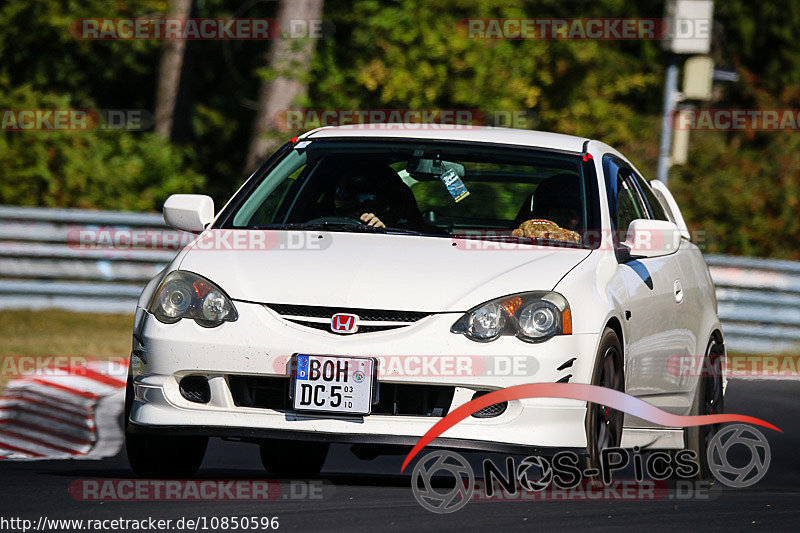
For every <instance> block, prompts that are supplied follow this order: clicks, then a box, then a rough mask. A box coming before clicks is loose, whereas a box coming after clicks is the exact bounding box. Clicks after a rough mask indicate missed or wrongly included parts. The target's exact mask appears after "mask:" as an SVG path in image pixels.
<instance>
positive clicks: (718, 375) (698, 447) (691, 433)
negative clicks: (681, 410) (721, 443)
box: [683, 335, 725, 481]
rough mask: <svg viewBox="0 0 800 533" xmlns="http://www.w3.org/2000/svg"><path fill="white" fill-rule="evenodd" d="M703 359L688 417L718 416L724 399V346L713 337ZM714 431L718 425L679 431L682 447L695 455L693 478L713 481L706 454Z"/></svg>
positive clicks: (723, 405)
mask: <svg viewBox="0 0 800 533" xmlns="http://www.w3.org/2000/svg"><path fill="white" fill-rule="evenodd" d="M705 357H706V359H707V360H708V362H707V363H706V362H705V361H704V363H705V364H704V365H703V366H702V367H701V368H702V369H703V372H702V374H701V376H700V378H699V379H698V382H697V388H696V389H695V395H694V401H693V402H692V410H691V414H692V415H710V414H715V415H717V414H722V413H723V412H724V407H725V402H724V399H725V398H724V396H723V394H722V362H723V358H724V357H725V345H724V344H723V343H722V342H721V340H720V339H719V338H718V337H717V336H716V335H714V336H712V337H711V339H710V340H709V341H708V346H707V347H706V354H705ZM708 370H710V371H711V372H710V374H711V375H707V374H708V373H709V372H707V371H708ZM717 431H719V424H711V425H707V426H695V427H689V428H686V429H685V430H684V431H683V436H684V445H685V448H686V449H687V450H692V451H693V452H694V453H695V454H696V455H697V463H698V466H699V467H700V471H699V473H698V475H697V477H698V478H699V479H702V480H707V481H713V480H714V475H713V474H712V473H711V468H710V467H709V465H708V456H707V453H706V452H707V450H708V443H709V441H710V440H711V438H712V437H713V436H714V435H715V434H716V433H717Z"/></svg>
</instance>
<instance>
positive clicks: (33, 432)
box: [0, 361, 127, 460]
mask: <svg viewBox="0 0 800 533" xmlns="http://www.w3.org/2000/svg"><path fill="white" fill-rule="evenodd" d="M126 374H127V368H126V367H124V366H123V365H121V364H119V363H113V362H106V361H91V362H89V363H87V365H86V367H81V368H66V369H61V370H49V371H47V372H40V373H34V374H28V375H25V376H22V377H19V378H17V379H14V380H12V381H11V382H9V383H8V385H7V386H6V388H5V390H4V391H3V393H2V395H0V459H5V460H36V459H39V460H42V459H100V458H103V457H110V456H113V455H116V454H117V453H118V452H119V450H120V449H121V447H122V428H120V426H119V420H120V417H121V415H122V410H123V408H124V403H125V402H124V399H125V379H124V376H126Z"/></svg>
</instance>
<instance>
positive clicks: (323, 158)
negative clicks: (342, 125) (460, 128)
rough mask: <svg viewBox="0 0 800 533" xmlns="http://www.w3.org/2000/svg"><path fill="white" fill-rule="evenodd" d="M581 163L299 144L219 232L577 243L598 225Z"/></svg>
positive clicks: (485, 148)
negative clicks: (365, 233)
mask: <svg viewBox="0 0 800 533" xmlns="http://www.w3.org/2000/svg"><path fill="white" fill-rule="evenodd" d="M587 168H589V166H588V165H584V163H583V161H582V158H581V155H579V154H570V153H560V152H552V151H545V150H539V149H521V148H509V147H500V146H494V145H487V144H463V143H452V142H451V143H447V142H442V141H438V142H436V141H434V142H429V141H397V140H372V141H333V140H321V141H319V140H318V141H301V142H298V143H297V144H296V145H295V147H294V148H293V149H292V150H291V151H289V152H288V153H287V154H286V155H285V156H284V157H283V158H282V159H281V160H280V161H279V162H278V163H277V164H275V165H273V166H272V168H271V170H270V171H269V172H267V173H266V174H265V175H263V176H261V177H258V176H256V177H254V178H253V180H252V183H248V185H247V186H246V187H244V188H243V190H242V191H241V192H240V194H239V195H238V196H237V198H234V201H233V202H231V206H229V208H228V210H227V212H226V213H224V214H223V216H222V217H221V218H220V220H221V227H223V228H241V229H268V228H272V229H280V228H289V229H323V228H324V229H326V230H330V231H375V232H381V231H382V232H386V233H414V234H421V235H429V236H458V235H466V236H477V237H479V238H504V237H508V238H523V239H539V240H547V241H561V242H567V243H573V244H576V245H581V244H582V241H583V237H584V235H585V234H586V231H587V230H589V229H592V228H594V227H595V226H596V224H595V223H594V220H593V218H594V217H593V211H594V210H593V209H592V203H591V202H590V201H587V198H588V197H589V196H590V191H591V189H590V188H589V187H588V184H587V183H586V182H587V177H586V176H585V174H586V173H587V172H586V169H587Z"/></svg>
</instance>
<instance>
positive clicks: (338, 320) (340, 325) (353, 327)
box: [331, 313, 358, 333]
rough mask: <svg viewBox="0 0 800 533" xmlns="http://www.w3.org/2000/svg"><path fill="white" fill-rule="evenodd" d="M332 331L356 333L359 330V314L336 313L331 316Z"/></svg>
mask: <svg viewBox="0 0 800 533" xmlns="http://www.w3.org/2000/svg"><path fill="white" fill-rule="evenodd" d="M331 331H333V332H334V333H355V332H356V331H358V315H351V314H349V313H336V314H335V315H333V316H332V317H331Z"/></svg>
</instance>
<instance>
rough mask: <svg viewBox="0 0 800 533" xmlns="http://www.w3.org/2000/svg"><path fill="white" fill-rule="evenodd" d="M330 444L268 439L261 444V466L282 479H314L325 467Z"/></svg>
mask: <svg viewBox="0 0 800 533" xmlns="http://www.w3.org/2000/svg"><path fill="white" fill-rule="evenodd" d="M329 448H330V443H327V442H309V441H291V440H280V439H266V440H264V441H262V442H261V464H263V465H264V468H265V469H266V470H267V472H269V473H271V474H275V475H276V476H280V477H300V478H305V477H314V476H316V475H317V474H319V473H320V471H321V470H322V467H323V466H325V459H327V457H328V449H329Z"/></svg>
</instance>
